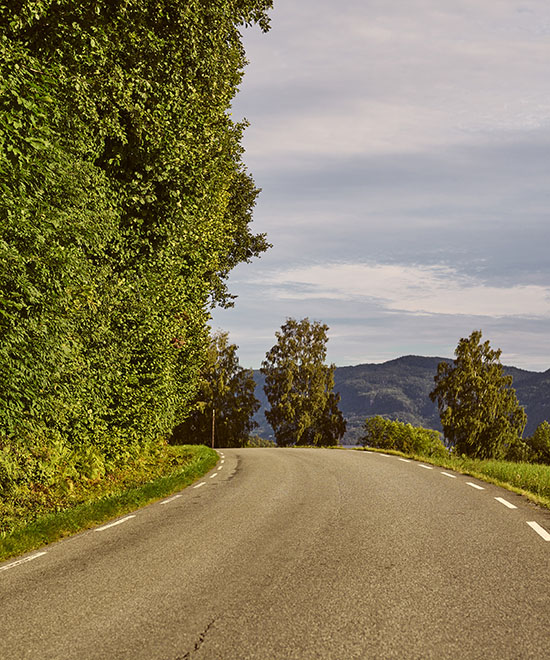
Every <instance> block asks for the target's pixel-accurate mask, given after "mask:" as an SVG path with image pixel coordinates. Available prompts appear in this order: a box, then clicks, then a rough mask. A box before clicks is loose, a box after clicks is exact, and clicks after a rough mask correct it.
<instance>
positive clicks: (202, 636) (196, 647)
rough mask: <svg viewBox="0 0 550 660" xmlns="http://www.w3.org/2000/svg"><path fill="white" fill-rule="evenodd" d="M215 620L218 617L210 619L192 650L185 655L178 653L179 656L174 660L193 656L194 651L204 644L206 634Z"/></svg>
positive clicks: (183, 659) (187, 659) (186, 659)
mask: <svg viewBox="0 0 550 660" xmlns="http://www.w3.org/2000/svg"><path fill="white" fill-rule="evenodd" d="M215 620H216V619H212V621H210V623H209V624H208V625H207V626H206V628H205V629H204V630H203V631H202V632H201V634H200V635H199V636H198V638H197V641H196V642H195V646H194V648H193V650H192V651H187V652H186V653H184V654H183V655H178V657H177V658H175V659H174V660H189V659H190V658H191V655H192V654H193V653H196V652H197V651H198V650H199V649H200V647H201V646H202V645H203V644H204V640H205V639H206V635H207V634H208V631H209V630H210V628H211V627H212V626H213V625H214V621H215Z"/></svg>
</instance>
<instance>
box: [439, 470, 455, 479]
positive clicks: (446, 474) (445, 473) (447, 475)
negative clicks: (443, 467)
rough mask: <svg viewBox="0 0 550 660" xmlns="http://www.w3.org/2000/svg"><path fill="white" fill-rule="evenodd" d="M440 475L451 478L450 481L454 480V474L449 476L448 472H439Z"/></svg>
mask: <svg viewBox="0 0 550 660" xmlns="http://www.w3.org/2000/svg"><path fill="white" fill-rule="evenodd" d="M441 474H444V475H445V476H446V477H451V479H456V474H450V473H449V472H443V471H442V472H441Z"/></svg>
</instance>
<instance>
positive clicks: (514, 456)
mask: <svg viewBox="0 0 550 660" xmlns="http://www.w3.org/2000/svg"><path fill="white" fill-rule="evenodd" d="M506 459H507V460H510V461H523V462H526V463H546V464H547V465H550V424H549V423H548V422H546V421H544V422H541V423H540V424H539V425H538V426H537V428H536V429H535V431H534V432H533V434H532V435H531V436H528V437H527V438H517V439H516V440H515V441H514V442H512V443H511V444H510V446H509V447H508V450H507V452H506Z"/></svg>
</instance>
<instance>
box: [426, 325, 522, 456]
mask: <svg viewBox="0 0 550 660" xmlns="http://www.w3.org/2000/svg"><path fill="white" fill-rule="evenodd" d="M500 355H501V351H500V349H497V350H496V351H495V350H492V349H491V347H490V344H489V342H488V341H486V342H484V343H483V344H482V343H481V331H479V330H477V331H474V332H472V334H471V335H470V337H468V338H462V339H460V341H459V342H458V346H457V348H456V350H455V356H456V359H455V361H454V365H449V363H448V362H441V363H440V364H439V366H438V369H437V375H436V377H435V379H434V380H435V387H434V389H433V391H432V392H431V393H430V397H431V399H432V401H437V405H438V408H439V412H440V416H441V424H442V426H443V431H444V434H445V438H446V440H447V441H448V442H449V443H450V444H451V445H452V447H453V450H454V451H455V452H456V453H457V454H464V455H466V456H471V457H474V458H499V457H501V456H503V455H504V454H505V453H506V450H507V448H508V447H510V446H511V445H512V444H513V443H515V442H516V440H517V438H518V437H521V435H522V433H523V430H524V428H525V424H526V422H527V418H526V415H525V411H524V410H523V408H522V407H521V406H520V405H519V403H518V400H517V397H516V393H515V390H514V389H513V388H512V380H513V379H512V377H511V376H506V375H505V374H504V373H503V368H502V365H501V364H500V360H499V358H500Z"/></svg>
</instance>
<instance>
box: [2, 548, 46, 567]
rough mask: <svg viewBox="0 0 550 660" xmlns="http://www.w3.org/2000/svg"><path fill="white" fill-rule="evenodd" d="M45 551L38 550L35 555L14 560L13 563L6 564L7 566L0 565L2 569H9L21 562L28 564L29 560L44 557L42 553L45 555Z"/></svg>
mask: <svg viewBox="0 0 550 660" xmlns="http://www.w3.org/2000/svg"><path fill="white" fill-rule="evenodd" d="M45 554H46V553H45V552H37V553H36V554H34V555H31V556H30V557H25V558H24V559H18V560H17V561H12V563H11V564H6V566H0V571H7V570H8V568H15V567H16V566H20V565H21V564H26V563H27V562H28V561H32V560H33V559H38V557H42V555H45Z"/></svg>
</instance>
